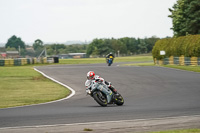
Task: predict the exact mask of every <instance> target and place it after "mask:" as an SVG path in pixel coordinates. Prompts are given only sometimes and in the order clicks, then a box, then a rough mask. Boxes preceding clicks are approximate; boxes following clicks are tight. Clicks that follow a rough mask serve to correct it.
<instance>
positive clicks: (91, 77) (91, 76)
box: [86, 71, 118, 95]
mask: <svg viewBox="0 0 200 133" xmlns="http://www.w3.org/2000/svg"><path fill="white" fill-rule="evenodd" d="M93 80H94V81H101V82H102V83H104V84H105V85H107V87H108V88H109V89H110V90H111V91H112V92H113V93H114V94H116V95H117V94H118V93H117V90H116V89H115V88H114V87H113V86H112V85H111V82H107V81H105V80H104V79H103V78H101V77H100V76H99V75H95V73H94V72H93V71H89V72H88V73H87V80H86V82H92V81H93ZM90 89H91V88H88V87H87V86H86V93H87V94H89V93H90V91H91V90H90Z"/></svg>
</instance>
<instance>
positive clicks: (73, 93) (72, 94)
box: [0, 68, 76, 110]
mask: <svg viewBox="0 0 200 133" xmlns="http://www.w3.org/2000/svg"><path fill="white" fill-rule="evenodd" d="M34 70H35V71H37V72H39V73H41V74H42V75H43V76H45V77H46V78H48V79H50V80H52V81H54V82H56V83H58V84H60V85H62V86H64V87H66V88H68V89H69V90H70V91H71V92H72V93H71V94H70V95H69V96H67V97H65V98H62V99H59V100H55V101H50V102H46V103H39V104H31V105H24V106H16V107H8V108H3V109H0V110H4V109H11V108H22V107H28V106H36V105H43V104H49V103H54V102H59V101H63V100H66V99H69V98H70V97H72V96H74V95H75V93H76V92H75V90H73V89H72V88H71V87H69V86H67V85H66V84H63V83H61V82H59V81H57V80H55V79H53V78H51V77H49V76H47V75H46V74H44V73H43V72H41V71H39V70H38V69H36V68H34Z"/></svg>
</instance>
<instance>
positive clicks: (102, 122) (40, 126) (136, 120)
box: [0, 115, 200, 129]
mask: <svg viewBox="0 0 200 133" xmlns="http://www.w3.org/2000/svg"><path fill="white" fill-rule="evenodd" d="M189 117H200V115H191V116H177V117H163V118H149V119H134V120H119V121H100V122H85V123H71V124H55V125H37V126H19V127H3V128H0V129H20V128H42V127H56V126H73V125H92V124H108V123H121V122H139V121H152V120H167V119H180V118H189Z"/></svg>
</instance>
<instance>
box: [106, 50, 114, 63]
mask: <svg viewBox="0 0 200 133" xmlns="http://www.w3.org/2000/svg"><path fill="white" fill-rule="evenodd" d="M110 58H111V59H113V60H114V58H115V56H114V55H113V54H112V52H110V53H109V54H107V55H106V62H107V63H108V60H109V59H110Z"/></svg>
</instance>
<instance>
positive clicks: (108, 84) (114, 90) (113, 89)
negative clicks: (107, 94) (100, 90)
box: [105, 81, 119, 95]
mask: <svg viewBox="0 0 200 133" xmlns="http://www.w3.org/2000/svg"><path fill="white" fill-rule="evenodd" d="M105 84H106V85H107V86H108V88H109V89H110V90H111V91H112V92H113V93H114V94H116V95H119V94H118V92H117V90H116V89H115V88H114V86H112V84H111V83H110V82H107V81H105Z"/></svg>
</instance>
